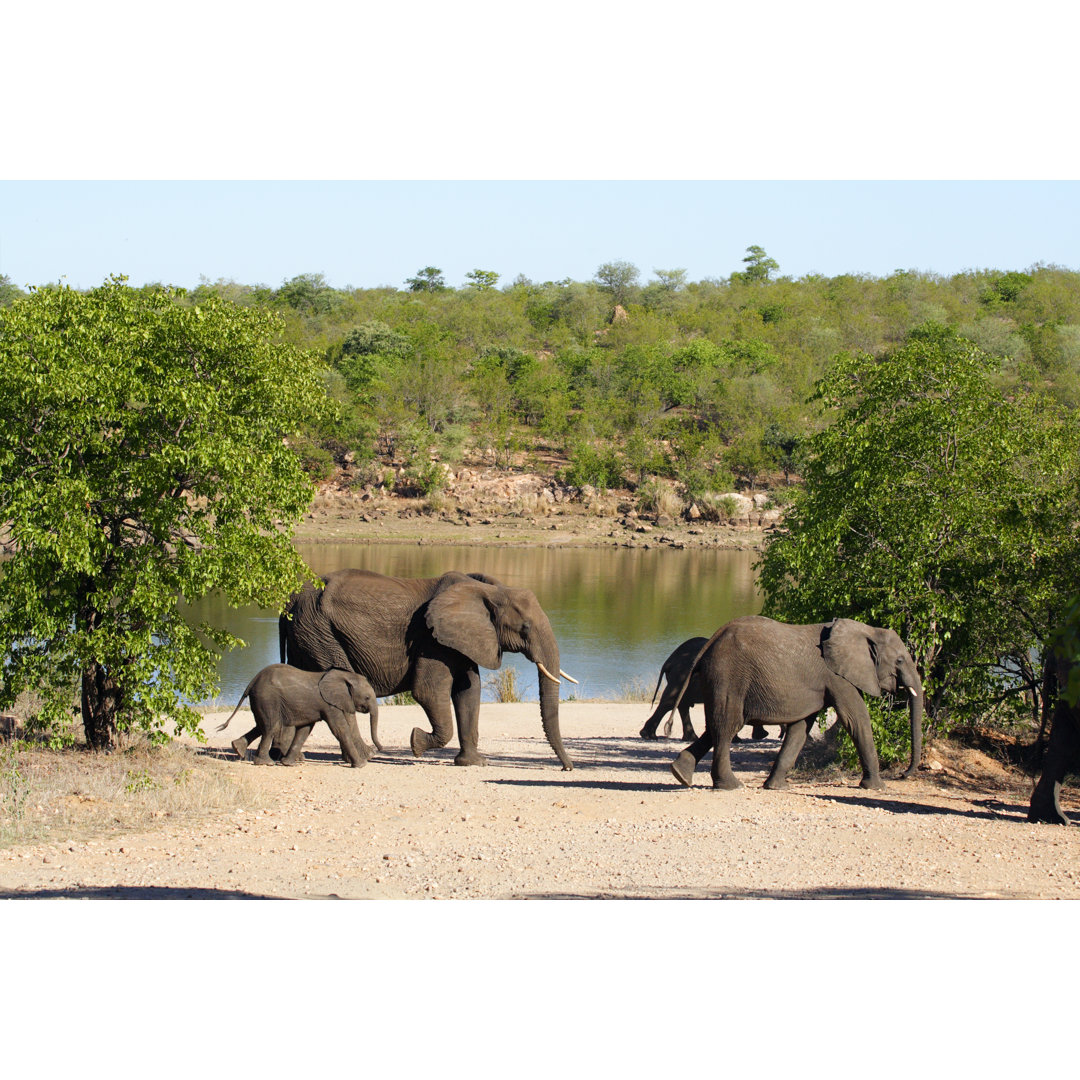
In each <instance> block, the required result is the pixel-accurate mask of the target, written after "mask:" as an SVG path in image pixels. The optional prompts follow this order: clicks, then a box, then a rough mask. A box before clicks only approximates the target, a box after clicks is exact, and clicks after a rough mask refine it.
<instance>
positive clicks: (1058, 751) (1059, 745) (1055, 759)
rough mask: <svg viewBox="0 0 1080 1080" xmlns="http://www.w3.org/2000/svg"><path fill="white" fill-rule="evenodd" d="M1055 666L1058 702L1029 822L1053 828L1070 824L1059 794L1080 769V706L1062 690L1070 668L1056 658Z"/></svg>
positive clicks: (1053, 659) (1029, 808) (1030, 810)
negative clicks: (1071, 772) (1073, 771)
mask: <svg viewBox="0 0 1080 1080" xmlns="http://www.w3.org/2000/svg"><path fill="white" fill-rule="evenodd" d="M1051 664H1052V665H1053V671H1052V672H1051V675H1052V677H1053V678H1054V679H1055V680H1056V681H1057V702H1056V704H1055V705H1054V715H1053V718H1052V719H1051V721H1050V738H1049V739H1048V741H1047V744H1046V753H1045V755H1044V756H1043V771H1042V776H1041V777H1040V778H1039V782H1038V783H1037V784H1036V785H1035V790H1034V791H1033V792H1032V794H1031V805H1030V806H1029V807H1028V815H1027V819H1028V821H1045V822H1049V823H1050V824H1051V825H1071V824H1072V822H1071V821H1070V820H1069V818H1068V817H1066V815H1065V812H1064V811H1063V810H1062V809H1061V802H1060V799H1059V795H1060V794H1061V784H1062V781H1063V780H1064V779H1065V774H1066V773H1067V772H1068V771H1069V770H1070V769H1077V770H1080V706H1076V705H1070V704H1069V703H1068V702H1067V701H1066V700H1065V699H1064V698H1063V697H1062V691H1063V690H1064V689H1065V687H1066V685H1067V684H1068V681H1069V670H1070V669H1069V665H1068V664H1065V663H1062V662H1060V661H1059V660H1057V658H1056V657H1054V658H1052V659H1051V660H1048V661H1047V666H1048V667H1049V666H1050V665H1051Z"/></svg>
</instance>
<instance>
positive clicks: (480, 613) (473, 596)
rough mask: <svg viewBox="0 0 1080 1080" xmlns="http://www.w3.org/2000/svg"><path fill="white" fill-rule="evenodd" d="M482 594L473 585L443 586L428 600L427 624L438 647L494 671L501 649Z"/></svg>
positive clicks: (480, 590)
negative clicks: (442, 647)
mask: <svg viewBox="0 0 1080 1080" xmlns="http://www.w3.org/2000/svg"><path fill="white" fill-rule="evenodd" d="M484 592H485V590H484V589H483V587H482V586H481V585H477V584H474V583H473V582H458V583H457V584H454V585H449V586H447V588H445V589H443V590H442V591H441V592H438V593H436V595H435V596H433V597H432V598H431V599H430V600H429V601H428V606H427V616H426V618H427V624H428V627H429V628H430V629H431V632H432V634H433V635H434V637H435V640H436V641H437V642H438V643H439V644H440V645H445V646H446V647H447V648H448V649H455V650H457V651H458V652H459V653H462V654H463V655H464V656H467V657H468V658H469V659H470V660H471V661H472V662H473V663H474V664H477V665H478V666H480V667H485V668H497V667H498V666H499V665H500V664H501V663H502V649H501V648H500V647H499V637H498V634H496V632H495V624H494V623H493V622H492V618H491V611H490V610H489V609H488V605H487V603H486V602H485V597H484Z"/></svg>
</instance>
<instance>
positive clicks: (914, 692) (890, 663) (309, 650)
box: [218, 570, 1080, 823]
mask: <svg viewBox="0 0 1080 1080" xmlns="http://www.w3.org/2000/svg"><path fill="white" fill-rule="evenodd" d="M279 632H280V648H281V660H282V663H280V664H272V665H270V666H269V667H267V668H264V669H263V670H262V671H260V672H259V673H258V674H257V675H256V676H255V677H254V678H253V679H252V681H251V682H250V683H249V684H248V686H247V688H246V689H245V690H244V693H243V695H242V696H241V698H240V702H238V703H237V706H236V709H234V710H233V713H232V714H231V715H230V717H229V719H228V720H226V721H225V723H224V724H222V725H221V728H219V729H218V730H223V729H224V728H225V727H226V726H227V725H228V723H229V721H231V720H232V716H233V715H235V713H236V711H237V709H239V707H240V704H242V703H243V701H244V699H245V698H250V700H251V710H252V713H253V714H254V717H255V727H254V728H253V729H252V730H251V731H249V732H248V733H247V734H246V735H244V736H243V737H242V738H239V739H236V740H235V741H234V742H233V744H232V745H233V749H234V750H235V751H236V752H237V754H238V755H239V756H240V757H241V759H245V758H246V757H247V756H248V746H249V743H251V742H252V741H253V740H254V739H255V738H259V739H260V742H259V747H258V751H257V752H256V754H255V755H254V758H253V760H254V761H255V763H256V764H268V763H270V761H271V754H270V752H271V749H272V748H275V747H276V748H277V750H278V752H279V753H280V755H281V759H280V760H281V764H283V765H296V764H298V763H299V762H300V761H302V760H303V745H304V741H305V740H306V739H307V737H308V735H309V734H310V732H311V729H312V728H313V727H314V725H315V724H316V723H318V722H319V721H320V720H324V721H325V722H326V723H327V725H328V726H329V727H330V730H331V731H332V732H333V734H334V736H335V737H336V738H337V740H338V742H339V744H340V746H341V751H342V754H343V755H344V757H345V758H346V760H348V762H349V763H350V764H351V765H352V766H353V767H360V766H362V765H364V764H366V762H367V761H368V759H369V758H370V757H371V756H372V754H373V753H374V752H375V750H376V749H380V750H381V749H382V747H381V744H380V743H379V741H378V734H377V732H378V702H377V698H379V697H386V696H389V695H392V694H399V693H403V692H405V691H409V692H411V693H412V695H413V698H414V699H415V701H416V702H417V704H419V705H420V706H421V708H422V709H423V710H424V713H425V715H426V717H427V719H428V722H429V724H430V725H431V729H430V730H424V729H423V728H419V727H415V728H413V730H412V734H411V737H410V745H411V747H412V751H413V753H414V754H415V755H416V756H417V757H419V756H420V755H421V754H423V753H424V751H425V750H428V749H430V748H432V747H441V746H446V745H447V743H448V742H449V741H450V738H451V735H452V734H453V728H454V722H455V720H456V723H457V734H458V743H459V751H458V754H457V756H456V757H455V758H454V763H455V764H456V765H483V764H484V763H485V762H486V760H487V759H486V758H485V757H484V755H483V754H481V753H480V751H479V748H478V743H479V730H478V719H479V712H480V694H481V683H480V672H479V668H481V667H484V668H498V667H499V666H500V664H501V663H502V654H503V653H504V652H517V653H521V654H523V655H524V656H526V657H528V659H529V660H530V661H531V662H532V663H534V664H535V665H536V669H537V673H538V677H539V685H540V719H541V724H542V726H543V731H544V735H545V736H546V738H547V741H548V743H549V745H550V746H551V749H552V750H553V751H554V753H555V755H556V757H558V759H559V761H560V762H561V763H562V767H563V769H564V770H571V769H573V763H572V762H571V760H570V757H569V755H568V754H567V752H566V749H565V747H564V746H563V741H562V736H561V733H560V730H559V686H560V682H559V680H560V678H566V679H570V676H569V675H567V674H566V672H564V671H563V670H562V668H561V667H560V664H559V647H558V644H557V642H556V639H555V633H554V631H553V630H552V627H551V623H550V622H549V620H548V617H547V615H546V614H545V612H544V610H543V608H542V607H541V606H540V604H539V602H538V601H537V599H536V597H535V595H534V594H533V593H532V592H531V591H530V590H528V589H522V588H514V587H511V586H507V585H503V584H502V583H501V582H498V581H496V580H494V579H493V578H491V577H488V576H487V575H485V574H462V573H458V572H456V571H452V572H450V573H446V574H443V575H442V576H441V577H437V578H423V579H421V578H397V577H387V576H384V575H382V574H376V573H373V572H371V571H367V570H339V571H337V572H335V573H332V574H328V575H327V576H326V577H324V578H323V583H322V587H321V588H319V587H315V586H313V585H311V584H306V585H305V586H304V587H303V589H302V590H301V591H300V592H299V593H298V594H296V595H295V596H293V598H292V600H291V601H290V602H289V605H288V606H287V608H286V611H285V613H284V614H283V615H282V617H281V619H280V622H279ZM665 678H666V680H667V685H666V687H665V690H664V694H663V696H662V697H661V700H660V703H659V705H658V706H657V707H656V709H655V710H654V712H653V714H652V715H651V716H650V717H649V719H648V720H647V721H646V722H645V726H644V727H643V728H642V729H641V732H640V734H641V736H642V737H644V738H656V737H657V728H658V726H659V723H660V721H661V719H662V718H663V716H664V715H665V714H667V713H670V714H672V715H673V714H674V712H675V711H676V710H678V711H679V713H680V716H681V719H682V723H683V738H684V739H685V740H686V741H688V742H690V745H689V746H687V747H686V749H684V750H683V751H682V753H680V754H679V755H678V757H676V759H675V761H674V762H673V764H672V766H671V771H672V773H673V774H674V776H675V778H676V779H677V780H678V781H679V783H681V784H683V785H686V786H689V785H690V784H691V783H692V780H693V774H694V770H695V769H696V767H697V765H698V763H699V762H700V761H701V759H702V758H703V757H704V756H705V755H706V753H708V752H709V751H710V750H711V751H712V783H713V786H714V787H716V788H723V789H729V788H736V787H739V786H741V785H740V784H739V781H738V780H737V779H736V777H735V775H734V773H733V772H732V768H731V756H730V751H731V744H732V743H733V742H735V741H737V740H738V732H739V730H740V729H741V728H742V727H743V726H744V725H745V724H752V725H753V726H754V737H755V738H760V737H761V736H763V735H764V733H765V732H764V727H763V725H765V724H773V725H780V726H781V728H782V729H783V731H784V735H783V742H782V744H781V747H780V751H779V753H778V754H777V756H776V760H775V762H774V763H773V767H772V771H771V772H770V773H769V777H768V779H767V780H766V781H765V787H766V788H770V789H773V790H776V789H782V788H784V787H786V783H787V781H786V777H787V774H788V772H789V771H790V769H791V767H792V766H793V765H794V763H795V760H796V759H797V757H798V756H799V752H800V751H801V750H802V748H803V745H804V744H805V742H806V737H807V734H808V733H809V730H810V727H811V726H812V724H813V723H814V721H815V719H816V718H817V716H818V715H819V714H820V713H821V711H822V710H823V709H824V708H826V707H829V706H831V707H832V708H833V709H835V711H836V715H837V720H838V722H839V723H840V724H842V725H843V727H844V728H845V729H846V730H847V731H848V732H849V734H850V735H851V738H852V741H853V742H854V744H855V748H856V751H857V753H858V756H859V761H860V764H861V766H862V779H861V786H862V787H864V788H871V789H880V788H882V787H884V783H883V781H882V778H881V773H880V769H879V765H878V755H877V750H876V748H875V746H874V741H873V736H872V733H871V725H870V715H869V712H868V710H867V707H866V703H865V702H864V701H863V698H862V695H863V694H869V695H871V696H873V697H877V696H880V695H881V694H892V693H895V692H898V691H900V690H904V691H906V692H907V694H908V695H909V699H910V700H909V709H910V718H911V748H912V750H911V763H910V765H909V767H908V769H907V771H906V772H905V774H904V775H905V776H906V777H910V776H913V775H914V774H915V771H916V770H917V769H918V767H919V762H920V758H921V752H922V716H923V691H922V682H921V680H920V678H919V673H918V671H917V670H916V666H915V662H914V660H913V659H912V657H911V654H910V653H909V652H908V650H907V648H906V647H905V646H904V644H903V642H902V641H901V640H900V638H899V636H898V635H897V634H896V633H895V632H894V631H892V630H888V629H883V628H879V627H873V626H868V625H866V624H865V623H861V622H856V621H855V620H852V619H834V620H832V621H831V622H827V623H814V624H809V625H801V626H798V625H790V624H787V623H781V622H777V621H775V620H773V619H769V618H765V617H764V616H760V615H748V616H743V617H741V618H737V619H733V620H732V621H731V622H728V623H726V624H725V625H724V626H722V627H721V628H720V629H719V630H717V631H716V633H714V634H713V635H712V637H710V638H691V639H690V640H689V641H686V642H684V643H683V644H682V645H680V646H679V647H678V648H677V649H676V650H675V651H674V652H673V653H672V654H671V655H670V656H669V657H668V658H667V660H666V661H665V662H664V665H663V667H662V669H661V673H660V679H658V681H657V689H659V686H660V681H662V680H664V679H665ZM571 681H575V680H572V679H571ZM655 698H656V692H655V691H654V694H653V699H654V700H655ZM698 703H701V704H703V705H704V707H705V730H704V732H703V733H702V734H701V735H699V736H696V735H695V732H694V729H693V726H692V725H691V723H690V717H689V708H690V706H691V705H693V704H698ZM356 711H360V712H362V713H367V714H368V715H369V717H370V723H371V739H372V742H373V743H374V747H371V746H368V745H367V744H366V743H365V742H364V740H363V738H362V737H361V735H360V731H359V728H358V726H357V723H356V717H355V712H356ZM670 724H671V720H670V719H669V720H668V728H667V730H670ZM665 733H666V731H665ZM1055 733H1059V734H1055ZM1070 740H1071V741H1070ZM1078 743H1080V724H1071V723H1069V722H1068V720H1063V721H1062V722H1061V723H1055V726H1054V728H1053V730H1052V733H1051V753H1052V754H1053V755H1054V756H1053V758H1052V762H1051V765H1048V776H1049V779H1047V778H1046V777H1044V783H1043V785H1042V786H1041V787H1040V788H1039V789H1037V792H1036V794H1037V795H1038V797H1039V800H1040V801H1039V804H1038V809H1037V807H1036V800H1035V798H1033V800H1032V813H1031V815H1029V816H1030V819H1031V820H1051V821H1060V822H1062V823H1067V818H1065V817H1064V815H1063V814H1062V813H1061V810H1060V806H1059V805H1058V802H1057V792H1058V790H1059V788H1060V780H1061V778H1063V776H1064V771H1065V768H1066V767H1067V764H1068V761H1069V755H1070V754H1075V753H1077V751H1078V749H1080V747H1078V746H1077V745H1074V744H1078ZM1058 758H1060V759H1061V762H1062V764H1061V765H1060V767H1059V765H1058ZM1051 768H1052V770H1053V771H1052V774H1051ZM1058 771H1060V773H1061V775H1060V776H1058V775H1057V772H1058ZM1055 778H1056V779H1055Z"/></svg>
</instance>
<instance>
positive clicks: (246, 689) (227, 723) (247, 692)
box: [214, 675, 259, 731]
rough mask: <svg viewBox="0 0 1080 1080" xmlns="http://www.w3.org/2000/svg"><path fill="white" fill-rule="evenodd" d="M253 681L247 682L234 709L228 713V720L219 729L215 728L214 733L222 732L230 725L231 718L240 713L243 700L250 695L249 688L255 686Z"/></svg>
mask: <svg viewBox="0 0 1080 1080" xmlns="http://www.w3.org/2000/svg"><path fill="white" fill-rule="evenodd" d="M258 677H259V676H258V675H256V676H255V679H257V678H258ZM255 679H252V680H251V682H249V683H248V684H247V686H245V687H244V692H243V693H242V694H241V695H240V700H239V701H238V702H237V703H236V708H235V709H233V711H232V712H231V713H229V718H228V720H226V721H225V723H224V724H221V725H220V726H219V727H217V728H215V729H214V730H215V731H224V730H225V729H226V728H227V727H228V726H229V724H231V723H232V718H233V717H234V716H235V715H236V714H237V713H238V712H239V711H240V706H241V705H243V704H244V699H245V698H246V697H247V696H248V694H250V693H251V688H252V687H253V686H254V685H255Z"/></svg>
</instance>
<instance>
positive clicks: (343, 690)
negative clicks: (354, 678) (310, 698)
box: [319, 668, 356, 716]
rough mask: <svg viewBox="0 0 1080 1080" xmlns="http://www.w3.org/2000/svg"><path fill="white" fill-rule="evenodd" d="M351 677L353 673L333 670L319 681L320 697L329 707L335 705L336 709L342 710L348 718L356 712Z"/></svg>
mask: <svg viewBox="0 0 1080 1080" xmlns="http://www.w3.org/2000/svg"><path fill="white" fill-rule="evenodd" d="M350 675H352V672H349V671H339V670H338V669H337V668H331V669H330V670H329V671H328V672H326V674H325V675H323V677H322V678H321V679H320V680H319V697H321V698H322V699H323V701H325V702H326V704H327V705H333V707H334V708H335V709H340V710H341V712H343V713H344V714H345V715H346V716H351V715H352V714H353V713H355V712H356V706H355V705H353V699H352V693H351V690H350V687H349V677H350Z"/></svg>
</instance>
